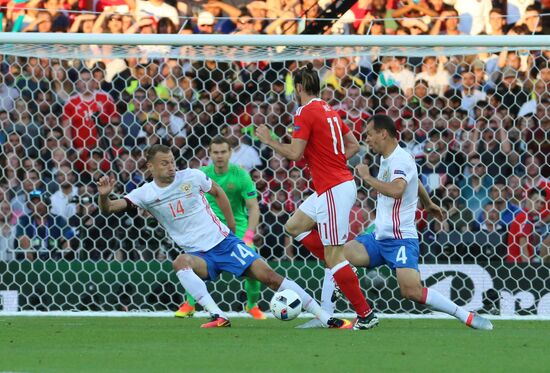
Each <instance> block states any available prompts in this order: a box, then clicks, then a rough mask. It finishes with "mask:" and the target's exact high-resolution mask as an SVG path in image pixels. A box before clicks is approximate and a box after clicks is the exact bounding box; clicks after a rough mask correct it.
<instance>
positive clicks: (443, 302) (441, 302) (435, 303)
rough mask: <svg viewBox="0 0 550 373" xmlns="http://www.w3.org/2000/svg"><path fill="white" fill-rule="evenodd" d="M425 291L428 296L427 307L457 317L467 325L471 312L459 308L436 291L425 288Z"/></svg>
mask: <svg viewBox="0 0 550 373" xmlns="http://www.w3.org/2000/svg"><path fill="white" fill-rule="evenodd" d="M424 291H425V294H426V297H425V299H426V300H425V303H424V304H425V305H427V306H429V307H430V308H431V309H433V310H436V311H441V312H445V313H446V314H449V315H451V316H454V317H456V318H457V319H459V320H460V321H462V322H463V323H466V320H468V316H469V315H470V312H468V311H466V310H465V309H464V308H462V307H460V306H458V305H457V304H456V303H455V302H453V301H452V300H450V299H447V298H445V297H444V296H443V295H441V293H439V292H438V291H436V290H432V289H428V288H424Z"/></svg>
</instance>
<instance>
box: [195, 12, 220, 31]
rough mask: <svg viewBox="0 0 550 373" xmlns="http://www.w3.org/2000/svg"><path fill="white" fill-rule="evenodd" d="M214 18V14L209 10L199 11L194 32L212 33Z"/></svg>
mask: <svg viewBox="0 0 550 373" xmlns="http://www.w3.org/2000/svg"><path fill="white" fill-rule="evenodd" d="M215 23H216V20H215V19H214V15H213V14H212V13H210V12H201V13H200V14H199V16H198V17H197V29H196V31H195V33H197V34H213V33H214V32H215V31H214V24H215Z"/></svg>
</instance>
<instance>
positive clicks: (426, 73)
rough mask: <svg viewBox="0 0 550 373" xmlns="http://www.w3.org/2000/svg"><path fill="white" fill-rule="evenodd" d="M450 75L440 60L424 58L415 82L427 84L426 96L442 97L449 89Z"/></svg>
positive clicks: (432, 57)
mask: <svg viewBox="0 0 550 373" xmlns="http://www.w3.org/2000/svg"><path fill="white" fill-rule="evenodd" d="M450 78H451V77H450V75H449V73H448V72H447V70H445V68H444V66H443V63H442V61H441V58H439V57H434V56H428V57H424V61H423V63H422V71H421V72H420V73H419V74H417V75H416V81H418V80H424V81H426V82H427V83H428V94H430V95H432V94H435V95H438V96H443V94H444V93H445V92H446V91H447V89H448V88H449V80H450Z"/></svg>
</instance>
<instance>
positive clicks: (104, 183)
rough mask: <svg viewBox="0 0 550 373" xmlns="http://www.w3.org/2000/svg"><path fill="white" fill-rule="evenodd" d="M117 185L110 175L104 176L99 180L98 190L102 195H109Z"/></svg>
mask: <svg viewBox="0 0 550 373" xmlns="http://www.w3.org/2000/svg"><path fill="white" fill-rule="evenodd" d="M114 187H115V179H111V178H110V177H109V176H103V177H101V178H100V179H99V180H98V181H97V191H98V193H99V195H100V196H107V195H109V194H110V193H111V192H112V191H113V188H114Z"/></svg>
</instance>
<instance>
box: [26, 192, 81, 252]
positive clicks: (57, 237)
mask: <svg viewBox="0 0 550 373" xmlns="http://www.w3.org/2000/svg"><path fill="white" fill-rule="evenodd" d="M50 202H51V201H50V198H49V196H48V195H47V193H44V192H43V191H41V190H33V191H32V192H30V193H29V198H28V200H27V205H28V207H29V209H30V211H31V212H30V213H29V214H26V215H23V216H22V217H21V218H20V219H19V225H18V226H17V231H16V234H15V238H16V239H17V241H18V244H19V249H20V250H23V251H24V252H25V255H24V258H25V259H29V260H34V259H36V257H37V256H38V258H40V259H41V260H48V259H61V258H62V257H64V256H65V254H66V251H67V250H69V248H70V246H69V241H70V240H71V238H73V237H74V232H73V230H72V229H71V228H70V227H69V226H68V225H67V221H66V220H65V219H63V218H62V217H61V216H54V215H53V214H51V213H50V211H49V205H50Z"/></svg>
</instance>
